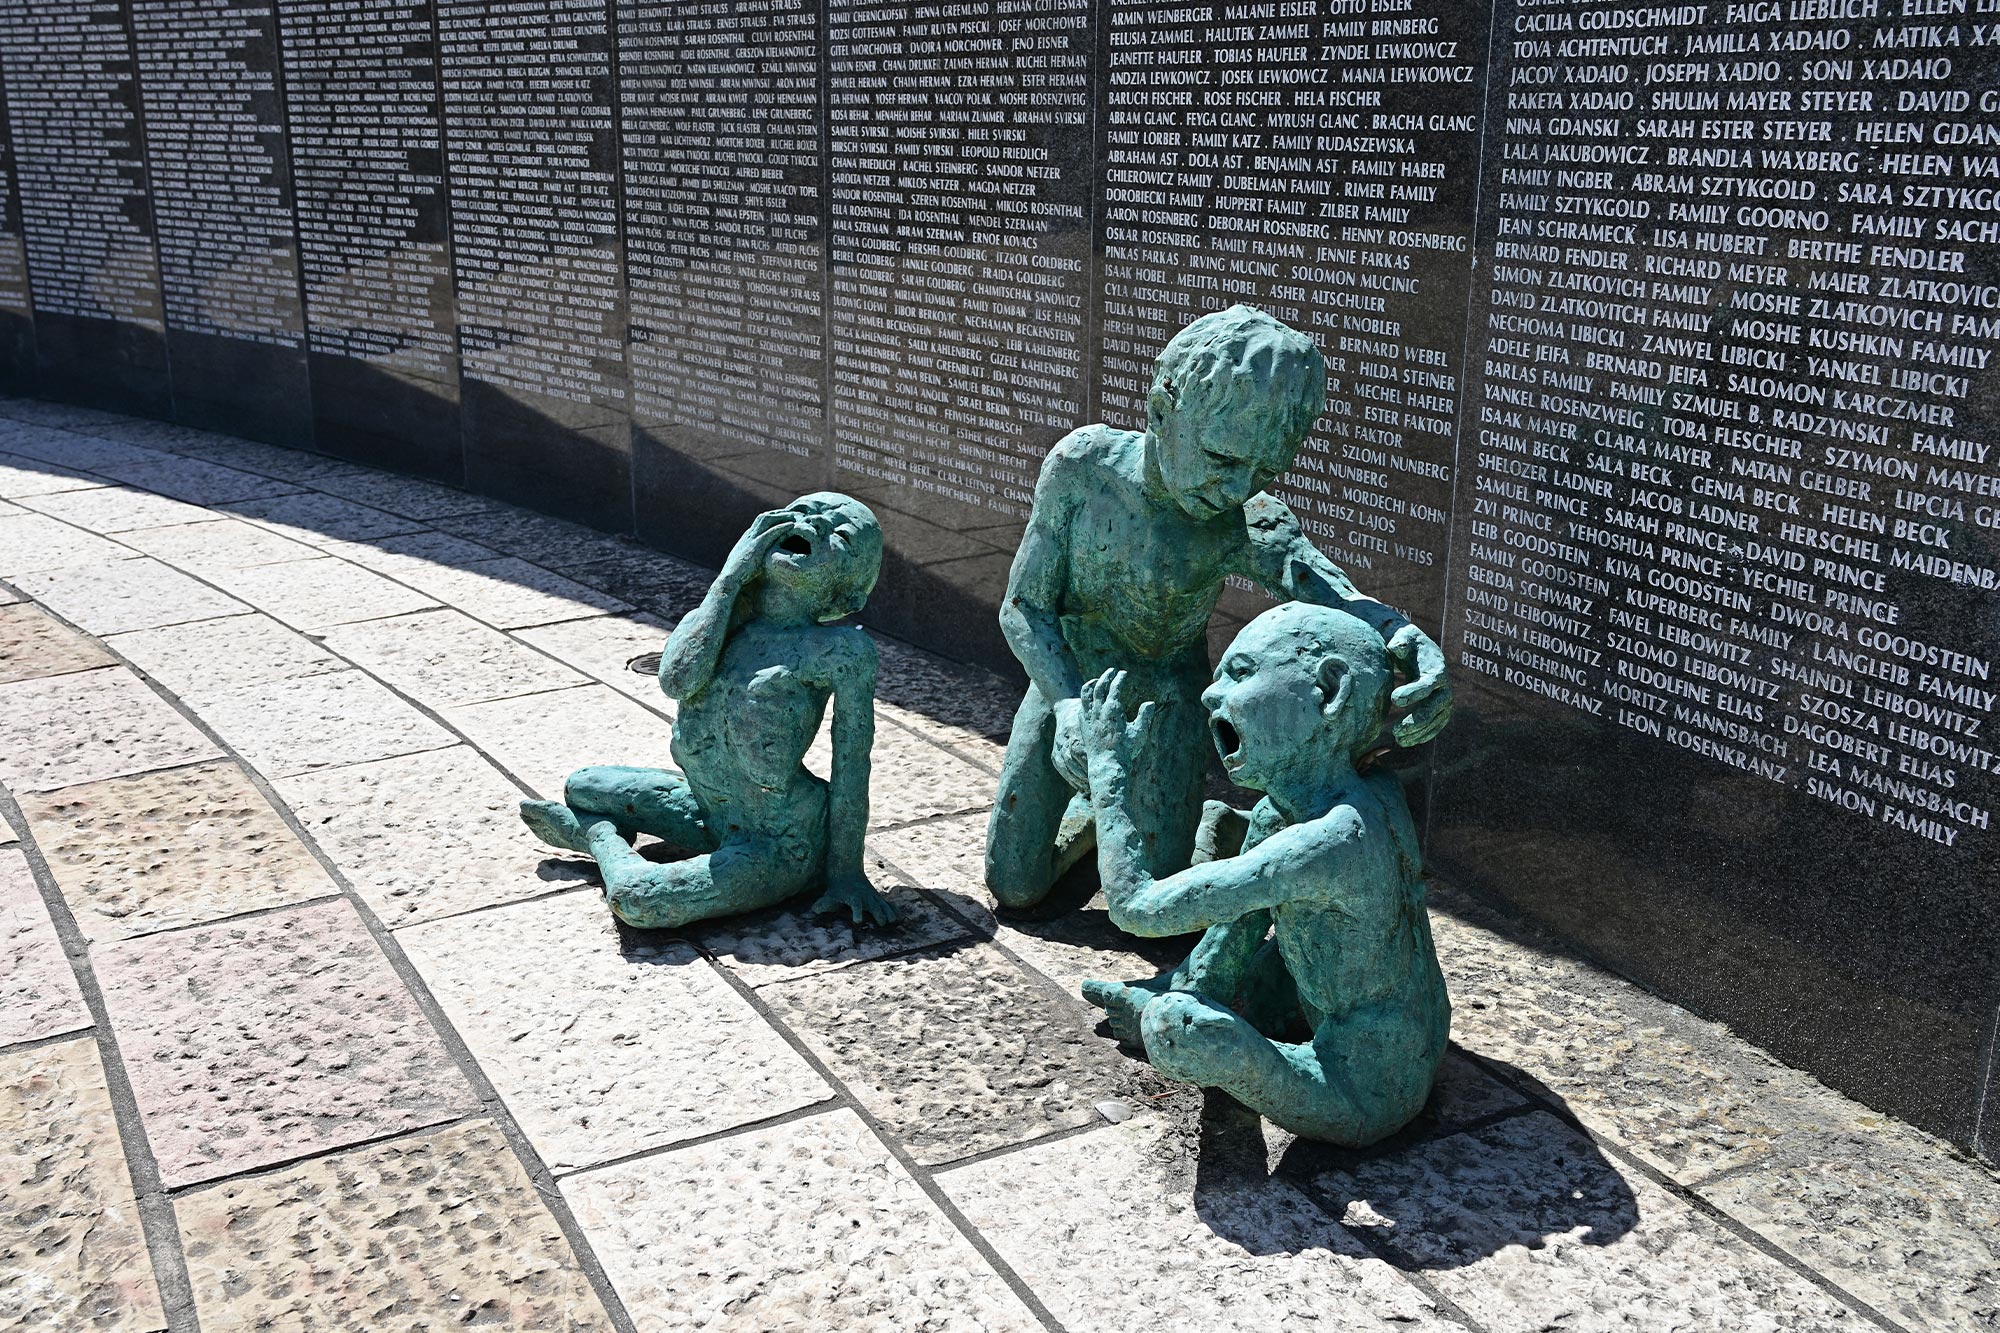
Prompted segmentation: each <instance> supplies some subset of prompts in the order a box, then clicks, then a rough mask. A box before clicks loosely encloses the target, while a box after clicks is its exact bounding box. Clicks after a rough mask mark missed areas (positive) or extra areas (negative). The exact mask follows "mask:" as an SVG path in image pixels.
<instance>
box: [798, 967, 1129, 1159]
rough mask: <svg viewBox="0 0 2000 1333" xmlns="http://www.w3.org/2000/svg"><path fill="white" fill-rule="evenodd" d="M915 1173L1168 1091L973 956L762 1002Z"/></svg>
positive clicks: (1031, 986)
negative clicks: (888, 1135)
mask: <svg viewBox="0 0 2000 1333" xmlns="http://www.w3.org/2000/svg"><path fill="white" fill-rule="evenodd" d="M758 993H759V994H760V995H762V996H763V997H764V998H765V999H766V1001H767V1002H768V1003H769V1004H770V1005H771V1008H772V1011H773V1012H774V1013H775V1014H777V1016H778V1017H779V1018H780V1019H781V1020H783V1021H784V1023H785V1024H786V1025H787V1026H788V1027H790V1028H791V1029H792V1030H793V1031H794V1032H796V1033H797V1034H798V1035H799V1036H800V1037H802V1038H803V1039H804V1040H805V1042H806V1044H807V1045H808V1046H810V1047H811V1048H812V1050H813V1051H814V1053H815V1054H816V1055H818V1056H819V1058H820V1059H822V1060H824V1061H825V1062H826V1064H827V1066H828V1068H830V1069H831V1070H833V1072H834V1074H835V1076H836V1077H838V1078H839V1079H840V1080H841V1081H842V1082H844V1083H846V1084H847V1086H848V1087H849V1088H850V1089H852V1090H853V1092H854V1094H855V1096H856V1097H858V1098H860V1100H861V1103H862V1104H863V1105H864V1106H866V1107H867V1108H868V1110H869V1111H870V1112H871V1113H872V1114H874V1115H875V1116H876V1117H877V1118H879V1119H880V1120H881V1121H882V1122H883V1123H884V1124H885V1125H887V1126H889V1128H890V1130H891V1131H892V1132H894V1133H895V1134H896V1135H897V1136H898V1137H899V1138H900V1139H901V1140H902V1142H903V1143H904V1145H905V1146H906V1147H908V1149H909V1151H910V1154H911V1155H912V1156H913V1157H914V1158H915V1159H916V1160H917V1161H919V1162H923V1163H930V1164H934V1163H938V1162H948V1161H953V1160H956V1159H958V1158H961V1157H967V1156H970V1155H972V1154H974V1153H980V1152H985V1151H987V1150H989V1149H992V1148H998V1147H1003V1146H1006V1145H1009V1144H1015V1143H1021V1142H1025V1141H1027V1140H1029V1139H1034V1138H1039V1137H1042V1136H1043V1135H1046V1134H1050V1133H1053V1132H1055V1131H1057V1130H1062V1129H1074V1128H1076V1127H1078V1126H1080V1125H1088V1124H1091V1123H1094V1122H1095V1121H1096V1120H1097V1119H1098V1118H1099V1116H1098V1113H1097V1111H1096V1110H1095V1109H1094V1107H1095V1104H1096V1103H1098V1102H1100V1101H1104V1100H1107V1099H1124V1100H1127V1101H1130V1102H1133V1103H1134V1104H1135V1105H1144V1104H1145V1103H1146V1102H1147V1100H1148V1099H1149V1098H1150V1097H1152V1096H1153V1095H1154V1094H1155V1093H1159V1092H1162V1091H1165V1090H1166V1084H1165V1083H1164V1081H1163V1080H1160V1079H1158V1078H1157V1077H1156V1076H1155V1075H1153V1074H1152V1072H1151V1071H1150V1070H1148V1069H1146V1068H1145V1066H1143V1065H1140V1064H1137V1063H1135V1062H1133V1061H1130V1060H1126V1059H1124V1058H1123V1057H1122V1056H1120V1055H1119V1054H1118V1053H1117V1051H1116V1049H1115V1048H1114V1047H1113V1045H1112V1043H1111V1042H1109V1041H1108V1040H1104V1039H1101V1038H1098V1037H1096V1036H1093V1035H1092V1033H1091V1026H1092V1022H1091V1019H1090V1018H1089V1017H1086V1015H1085V1013H1084V1012H1083V1008H1082V1006H1081V1005H1078V1006H1074V1007H1072V1006H1067V1005H1064V1004H1062V1003H1060V1002H1059V1001H1057V1000H1056V999H1055V997H1054V996H1052V995H1051V994H1050V992H1049V991H1048V989H1047V988H1046V987H1045V986H1044V985H1043V984H1042V983H1041V982H1039V981H1036V980H1033V979H1031V978H1029V977H1028V976H1026V975H1025V974H1023V973H1022V972H1020V971H1019V970H1018V969H1016V968H1015V967H1014V966H1013V965H1012V964H1011V963H1009V962H1007V961H1006V959H1005V958H1003V957H1002V956H1001V955H999V954H997V953H995V952H994V951H993V950H991V949H990V948H987V947H984V946H981V945H969V946H965V947H954V946H951V945H946V946H943V947H942V948H939V949H934V950H927V951H925V952H923V953H920V954H912V955H907V956H904V957H899V958H886V959H880V960H875V961H869V962H859V963H855V964H853V965H851V966H849V967H844V968H841V969H839V970H837V971H832V972H826V973H823V974H821V975H818V976H808V977H804V978H801V979H799V980H796V981H787V982H783V983H781V984H777V985H768V986H765V987H763V988H762V989H761V990H760V991H759V992H758Z"/></svg>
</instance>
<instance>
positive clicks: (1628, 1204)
mask: <svg viewBox="0 0 2000 1333" xmlns="http://www.w3.org/2000/svg"><path fill="white" fill-rule="evenodd" d="M1313 1186H1314V1189H1315V1190H1316V1191H1317V1192H1318V1194H1319V1195H1320V1197H1321V1200H1322V1202H1323V1203H1324V1204H1325V1205H1326V1206H1327V1207H1329V1208H1331V1209H1336V1210H1339V1211H1341V1213H1342V1216H1343V1219H1344V1220H1345V1221H1346V1222H1347V1223H1348V1224H1349V1225H1351V1226H1354V1227H1356V1228H1369V1229H1372V1231H1373V1233H1374V1235H1375V1236H1376V1238H1377V1239H1378V1242H1379V1243H1381V1244H1383V1245H1386V1246H1388V1247H1389V1248H1390V1249H1391V1250H1393V1251H1394V1252H1395V1253H1396V1254H1397V1255H1398V1256H1399V1257H1400V1259H1401V1261H1402V1262H1403V1263H1404V1264H1405V1265H1407V1266H1409V1267H1412V1268H1415V1269H1420V1270H1422V1271H1423V1272H1424V1273H1425V1274H1426V1275H1427V1276H1428V1277H1429V1279H1430V1280H1431V1281H1432V1282H1433V1283H1434V1284H1436V1286H1437V1289H1438V1290H1439V1291H1440V1292H1441V1293H1443V1294H1444V1295H1445V1296H1446V1297H1447V1298H1449V1299H1450V1300H1451V1301H1453V1302H1454V1303H1456V1304H1457V1305H1458V1306H1460V1307H1461V1308H1462V1309H1464V1310H1465V1311H1466V1313H1467V1314H1469V1315H1471V1316H1472V1318H1473V1319H1475V1320H1477V1321H1478V1322H1479V1324H1480V1325H1481V1326H1482V1327H1483V1328H1485V1329H1488V1330H1490V1333H1541V1331H1542V1330H1546V1329H1551V1328H1560V1329H1566V1330H1567V1329H1577V1330H1586V1329H1604V1330H1611V1329H1618V1330H1633V1331H1634V1333H1638V1331H1640V1330H1654V1329H1658V1330H1683V1329H1710V1328H1713V1329H1750V1328H1756V1329H1769V1330H1799V1331H1800V1333H1805V1331H1806V1330H1811V1331H1812V1333H1820V1330H1827V1329H1843V1328H1851V1329H1856V1330H1859V1329H1861V1328H1864V1327H1866V1324H1865V1322H1864V1321H1863V1320H1862V1319H1861V1318H1860V1317H1859V1316H1858V1315H1856V1314H1855V1313H1854V1312H1853V1311H1852V1310H1850V1309H1849V1308H1848V1307H1847V1306H1845V1305H1843V1304H1842V1303H1840V1302H1839V1301H1837V1300H1835V1299H1834V1298H1833V1297H1831V1296H1829V1295H1827V1294H1826V1293H1825V1292H1824V1291H1822V1290H1821V1289H1820V1288H1819V1287H1817V1286H1814V1285H1813V1284H1812V1283H1810V1282H1808V1281H1807V1280H1806V1279H1804V1278H1803V1277H1801V1276H1799V1275H1798V1274H1797V1273H1795V1272H1793V1271H1792V1270H1790V1269H1788V1268H1786V1267H1785V1266H1783V1265H1782V1264H1780V1263H1778V1262H1777V1261H1776V1260H1774V1259H1772V1258H1770V1257H1769V1256H1768V1255H1766V1254H1765V1253H1764V1252H1763V1251H1762V1250H1760V1249H1758V1248H1757V1247H1756V1246H1754V1245H1752V1244H1750V1243H1749V1242H1748V1241H1745V1240H1742V1239H1740V1238H1739V1237H1737V1236H1735V1235H1733V1234H1731V1233H1730V1232H1729V1231H1728V1230H1727V1229H1725V1228H1723V1227H1722V1226H1720V1225H1718V1224H1717V1223H1715V1222H1713V1221H1711V1220H1709V1219H1707V1218H1705V1217H1702V1216H1701V1215H1700V1214H1698V1213H1696V1212H1695V1211H1694V1210H1693V1209H1692V1208H1690V1207H1688V1206H1687V1205H1686V1204H1685V1203H1683V1202H1681V1201H1680V1200H1679V1199H1676V1198H1675V1197H1674V1196H1672V1195H1671V1194H1669V1193H1667V1192H1666V1191H1665V1190H1664V1189H1662V1188H1660V1187H1659V1186H1658V1185H1655V1184H1654V1183H1653V1182H1652V1181H1651V1180H1650V1179H1649V1178H1648V1177H1646V1176H1644V1175H1641V1174H1639V1173H1638V1172H1635V1171H1626V1170H1621V1169H1620V1168H1619V1167H1618V1165H1617V1164H1616V1163H1614V1162H1612V1161H1610V1160H1609V1159H1607V1158H1605V1157H1604V1156H1603V1155H1602V1154H1601V1153H1600V1152H1599V1150H1598V1149H1597V1148H1596V1146H1595V1145H1594V1144H1593V1143H1592V1142H1591V1141H1590V1140H1589V1139H1588V1138H1587V1137H1585V1136H1584V1135H1583V1134H1581V1133H1579V1132H1577V1131H1576V1130H1575V1129H1572V1128H1571V1127H1570V1126H1568V1125H1565V1124H1564V1123H1563V1122H1562V1121H1560V1120H1557V1119H1556V1118H1555V1117H1554V1116H1551V1115H1548V1114H1546V1113H1543V1112H1535V1113H1531V1114H1528V1115H1522V1116H1517V1117H1514V1118H1513V1119H1510V1120H1504V1121H1501V1122H1500V1123H1498V1124H1495V1125H1492V1126H1489V1127H1487V1128H1485V1129H1479V1130H1471V1131H1467V1132H1465V1133H1461V1134H1453V1135H1450V1136H1447V1137H1445V1138H1441V1139H1434V1140H1431V1141H1430V1142H1427V1143H1423V1144H1420V1145H1417V1146H1415V1147H1413V1148H1410V1149H1409V1150H1407V1151H1405V1152H1401V1153H1396V1154H1391V1155H1388V1156H1383V1157H1377V1158H1372V1159H1369V1160H1364V1161H1360V1162H1357V1163H1355V1164H1354V1165H1353V1166H1352V1167H1350V1168H1347V1169H1344V1170H1342V1169H1336V1170H1331V1171H1327V1172H1324V1173H1322V1174H1321V1175H1320V1176H1318V1177H1317V1178H1316V1179H1315V1181H1314V1182H1313Z"/></svg>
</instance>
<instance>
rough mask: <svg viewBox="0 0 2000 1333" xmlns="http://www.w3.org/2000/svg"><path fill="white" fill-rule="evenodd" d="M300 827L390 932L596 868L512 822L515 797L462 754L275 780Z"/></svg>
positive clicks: (586, 876)
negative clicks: (548, 845)
mask: <svg viewBox="0 0 2000 1333" xmlns="http://www.w3.org/2000/svg"><path fill="white" fill-rule="evenodd" d="M277 788H278V792H279V794H280V795H281V796H283V797H284V799H285V802H286V804H288V805H290V806H291V807H292V812H293V813H294V814H295V815H297V816H298V819H299V823H300V825H301V826H302V827H304V828H305V830H306V831H307V832H308V833H309V834H311V835H312V837H313V839H314V840H315V841H316V842H318V843H319V846H320V850H321V851H323V852H325V853H326V854H327V856H329V857H330V858H332V860H333V862H334V864H335V865H337V866H339V867H340V870H341V873H342V874H344V875H346V876H347V879H348V882H349V883H351V884H352V885H353V886H354V888H355V891H356V892H358V893H360V895H361V896H362V897H363V898H365V899H366V900H367V901H368V905H369V906H370V907H372V908H374V909H375V913H376V915H377V916H379V917H380V918H381V919H382V922H383V923H384V924H385V925H387V926H389V927H390V928H391V929H397V928H400V927H403V926H407V925H413V924H415V923H416V922H419V921H430V920H434V919H435V918H437V917H441V916H449V915H451V914H453V913H456V912H467V911H471V910H473V909H475V908H480V907H491V906H493V905H494V904H496V903H503V902H512V901H514V900H516V899H521V898H532V897H536V896H537V895H540V894H544V893H549V892H551V891H553V890H557V889H562V888H567V887H572V886H574V885H576V884H579V883H583V882H586V881H588V880H590V879H591V877H592V876H594V874H595V872H596V867H595V866H594V865H593V864H592V863H590V862H588V861H584V860H581V859H577V858H564V857H561V856H560V855H559V854H558V853H556V852H554V851H552V850H551V849H550V848H548V847H546V846H544V845H543V844H542V843H540V842H538V841H537V840H536V839H535V836H534V835H533V834H532V833H530V832H528V830H527V827H526V826H525V825H524V824H522V823H521V819H520V805H521V800H522V794H521V790H520V788H518V787H516V786H515V785H514V784H513V783H511V782H509V781H508V780H507V779H506V778H505V777H504V776H503V775H502V774H501V773H500V771H499V770H498V769H496V768H494V767H493V766H492V765H491V764H489V763H488V762H486V760H485V759H484V758H483V757H481V756H480V754H479V753H478V752H477V751H475V750H473V749H472V748H471V747H469V746H464V745H455V746H453V747H451V748H450V749H446V750H430V751H426V752H424V753H422V754H411V755H403V756H400V757H398V758H394V759H381V760H377V761H375V762H373V763H365V764H350V765H347V766H345V767H342V768H329V769H322V770H321V771H319V772H316V773H305V774H301V775H299V776H297V777H291V778H280V779H279V780H278V782H277Z"/></svg>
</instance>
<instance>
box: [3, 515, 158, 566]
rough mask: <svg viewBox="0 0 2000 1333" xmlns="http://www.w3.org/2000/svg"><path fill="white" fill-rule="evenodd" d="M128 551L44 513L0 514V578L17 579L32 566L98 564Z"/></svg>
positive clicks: (123, 555) (124, 554)
mask: <svg viewBox="0 0 2000 1333" xmlns="http://www.w3.org/2000/svg"><path fill="white" fill-rule="evenodd" d="M131 554H132V552H131V551H130V550H128V549H126V548H125V547H123V546H120V545H118V543H116V542H112V541H106V540H105V539H104V538H102V537H100V536H98V535H97V534H96V533H92V532H85V531H84V530H83V529H81V528H74V527H71V526H70V525H69V524H67V523H63V522H61V521H59V520H57V519H53V518H50V517H48V516H47V515H46V514H20V515H9V516H6V517H0V578H8V579H18V578H19V577H20V576H21V575H23V574H27V573H30V572H32V571H34V570H39V569H61V568H62V567H63V566H65V565H101V564H103V563H104V562H105V561H107V560H123V559H125V558H126V557H128V556H130V555H131Z"/></svg>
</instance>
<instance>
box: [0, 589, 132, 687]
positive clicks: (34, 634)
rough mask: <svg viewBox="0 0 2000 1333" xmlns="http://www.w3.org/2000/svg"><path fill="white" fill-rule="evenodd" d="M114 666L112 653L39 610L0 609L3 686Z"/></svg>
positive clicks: (0, 680) (25, 606)
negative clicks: (9, 683)
mask: <svg viewBox="0 0 2000 1333" xmlns="http://www.w3.org/2000/svg"><path fill="white" fill-rule="evenodd" d="M111 665H112V658H111V655H110V654H109V653H106V652H105V651H104V650H103V649H102V648H100V647H98V646H97V645H96V644H95V643H92V642H91V641H90V640H89V639H87V638H85V637H84V636H83V635H81V634H78V633H77V632H76V631H75V630H73V629H71V628H70V627H69V626H67V625H65V624H63V623H62V622H61V621H59V620H57V619H56V618H55V617H53V616H51V615H50V614H49V613H48V612H46V611H44V610H42V608H40V607H39V606H35V605H32V604H31V603H27V602H14V603H11V604H8V605H0V683H5V682H7V681H10V680H32V679H33V678H35V677H36V676H60V675H63V674H65V673H67V672H71V671H88V670H90V669H91V668H92V667H101V666H111Z"/></svg>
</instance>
